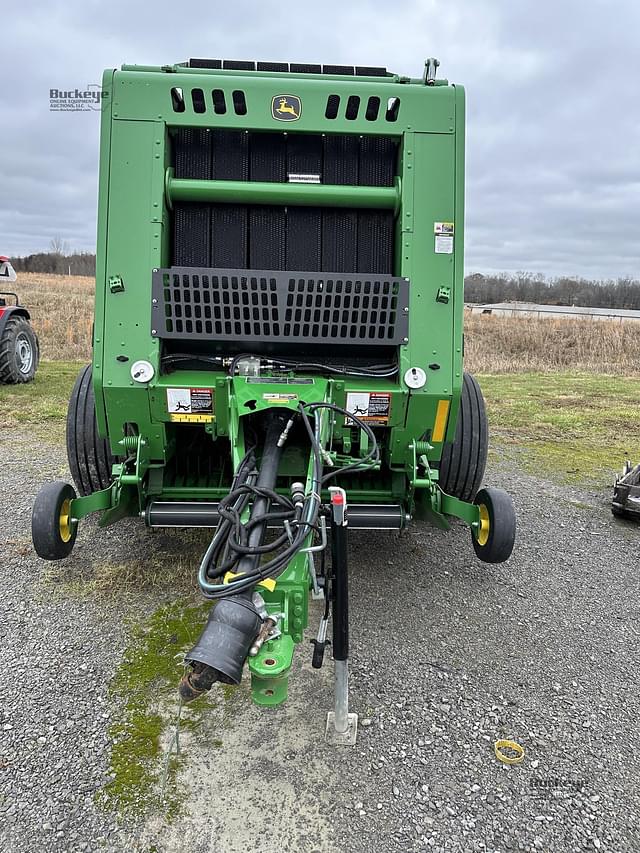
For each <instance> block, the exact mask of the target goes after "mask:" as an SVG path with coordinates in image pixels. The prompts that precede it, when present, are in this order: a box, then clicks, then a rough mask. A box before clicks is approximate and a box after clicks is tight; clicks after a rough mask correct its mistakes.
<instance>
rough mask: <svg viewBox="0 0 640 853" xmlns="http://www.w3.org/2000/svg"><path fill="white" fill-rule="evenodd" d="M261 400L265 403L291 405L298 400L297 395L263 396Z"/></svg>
mask: <svg viewBox="0 0 640 853" xmlns="http://www.w3.org/2000/svg"><path fill="white" fill-rule="evenodd" d="M262 399H263V400H266V401H267V403H285V404H286V403H293V402H295V400H297V399H298V395H297V394H285V393H284V392H283V393H282V394H263V395H262Z"/></svg>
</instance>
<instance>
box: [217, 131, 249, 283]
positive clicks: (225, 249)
mask: <svg viewBox="0 0 640 853" xmlns="http://www.w3.org/2000/svg"><path fill="white" fill-rule="evenodd" d="M212 136H213V178H214V180H218V181H246V180H248V178H249V145H248V138H247V134H246V133H243V132H242V131H241V130H215V131H214V132H213V134H212ZM211 232H212V236H211V263H210V266H212V267H223V268H225V269H233V268H241V267H246V266H247V257H248V252H247V243H248V234H247V206H246V205H243V204H242V205H241V204H214V205H212V206H211Z"/></svg>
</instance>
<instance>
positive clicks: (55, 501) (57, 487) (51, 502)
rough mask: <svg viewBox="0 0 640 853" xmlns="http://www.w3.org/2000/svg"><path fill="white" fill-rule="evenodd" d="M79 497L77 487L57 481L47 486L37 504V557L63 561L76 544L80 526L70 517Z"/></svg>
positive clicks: (34, 514) (34, 526)
mask: <svg viewBox="0 0 640 853" xmlns="http://www.w3.org/2000/svg"><path fill="white" fill-rule="evenodd" d="M75 497H76V492H75V489H74V488H73V486H70V485H69V484H68V483H62V482H60V481H56V482H55V483H47V484H46V485H44V486H43V487H42V488H41V489H40V491H39V492H38V494H37V495H36V499H35V501H34V504H33V512H32V515H31V538H32V539H33V547H34V548H35V551H36V554H37V555H38V556H39V557H41V558H42V559H43V560H63V559H64V558H65V557H68V556H69V554H70V553H71V551H72V550H73V546H74V544H75V541H76V535H77V532H78V526H77V524H73V523H72V522H71V519H70V517H69V504H70V502H71V501H72V500H73V499H74V498H75Z"/></svg>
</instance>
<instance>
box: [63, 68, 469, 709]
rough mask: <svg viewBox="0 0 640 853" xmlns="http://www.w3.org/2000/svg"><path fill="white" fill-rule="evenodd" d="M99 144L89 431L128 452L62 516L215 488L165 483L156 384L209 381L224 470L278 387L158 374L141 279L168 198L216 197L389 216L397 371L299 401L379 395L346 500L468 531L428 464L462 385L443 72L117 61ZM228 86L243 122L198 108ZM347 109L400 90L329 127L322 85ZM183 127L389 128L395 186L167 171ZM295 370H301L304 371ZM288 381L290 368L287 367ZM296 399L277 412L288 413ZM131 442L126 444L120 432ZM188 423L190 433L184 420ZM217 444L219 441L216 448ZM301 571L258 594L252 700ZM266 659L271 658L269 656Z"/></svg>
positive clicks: (170, 431)
mask: <svg viewBox="0 0 640 853" xmlns="http://www.w3.org/2000/svg"><path fill="white" fill-rule="evenodd" d="M102 88H103V93H104V95H103V103H104V107H103V114H102V127H101V138H100V149H101V156H100V190H99V203H98V244H97V246H98V248H97V274H96V301H95V325H94V339H93V345H94V354H93V387H94V391H95V398H96V416H97V422H98V430H99V433H100V435H101V436H103V437H105V438H108V440H109V442H110V446H111V450H112V452H113V453H114V455H117V456H119V457H123V456H124V457H126V458H125V461H123V462H120V463H119V464H118V465H116V466H115V467H114V475H115V480H114V483H113V485H112V486H111V487H110V488H109V489H105V490H103V491H101V492H96V493H95V494H93V495H90V496H88V497H80V498H77V499H76V500H74V501H73V502H72V505H71V515H72V518H73V519H74V520H75V521H76V523H77V520H79V519H81V518H83V517H84V516H85V515H87V514H88V513H90V512H98V511H101V512H102V516H101V522H100V523H101V524H103V525H106V524H111V523H114V522H115V521H117V520H118V519H119V518H122V517H123V516H125V515H137V514H139V513H141V512H143V511H144V509H145V506H146V504H147V502H148V500H149V499H150V498H151V497H154V498H164V499H180V498H185V499H187V498H189V499H211V500H216V499H219V498H220V497H221V496H223V495H224V494H226V491H227V490H228V486H229V484H230V479H228V481H223V482H219V483H217V484H213V483H206V484H202V483H199V482H197V481H196V480H195V479H193V480H191V481H189V482H186V483H182V484H177V483H175V482H172V483H170V482H168V481H167V480H166V477H165V471H166V466H167V464H168V463H169V461H170V459H171V456H172V453H173V452H174V445H173V442H174V439H175V434H176V426H175V424H174V422H173V421H172V417H171V415H170V414H169V412H168V410H167V402H166V400H167V389H168V388H190V387H197V388H208V389H210V390H211V392H212V395H213V398H214V400H215V413H214V415H213V417H212V419H211V420H210V421H209V422H207V423H206V424H204V425H199V426H198V428H199V429H201V430H204V432H205V433H206V435H207V436H208V438H209V439H210V440H211V441H212V442H217V441H219V440H220V439H224V441H225V442H227V441H229V442H230V445H231V455H232V466H231V467H232V468H233V469H235V466H236V465H237V463H238V461H239V459H240V458H241V457H242V452H243V439H242V435H243V429H242V423H243V417H244V416H245V415H247V414H248V413H249V409H247V408H246V407H245V405H244V404H245V403H246V402H247V401H248V400H249V399H251V400H257V404H256V405H257V408H256V407H254V408H253V409H252V411H260V409H263V408H268V407H269V406H271V405H273V402H272V398H269V397H268V396H265V395H269V394H277V393H278V392H280V391H281V390H282V386H281V385H279V384H277V383H275V382H274V383H273V384H272V385H270V384H264V385H261V386H259V394H257V393H256V386H255V385H249V384H248V383H247V381H246V380H245V379H244V378H240V377H235V378H233V379H232V378H230V377H228V376H227V375H226V373H225V372H224V371H223V370H222V369H220V370H214V369H212V370H204V371H200V370H198V371H194V370H176V371H174V372H172V373H171V374H170V375H166V374H163V373H162V372H161V370H160V347H161V343H160V341H159V340H158V339H157V338H155V337H152V336H151V334H150V331H151V271H152V269H154V268H163V267H166V266H168V265H169V260H170V258H169V253H170V237H169V235H170V233H171V216H172V205H173V203H174V202H178V201H180V202H182V201H215V202H221V203H224V202H228V201H233V202H234V203H259V204H273V205H313V206H325V205H329V206H343V207H351V208H353V207H362V208H377V209H381V208H384V209H390V210H393V211H395V222H396V257H395V260H394V274H395V275H396V276H403V277H406V278H408V279H409V280H410V313H409V338H408V340H407V341H406V342H405V343H404V345H402V346H400V347H399V349H398V359H399V365H400V370H399V375H398V377H397V378H396V379H394V380H391V379H367V378H360V377H355V376H351V377H349V376H345V377H344V378H342V377H340V378H339V379H322V378H319V377H317V376H315V377H312V378H313V383H312V384H311V385H304V386H300V387H301V388H303V389H304V400H305V401H306V402H310V401H312V400H332V401H333V402H335V403H336V404H337V405H339V406H344V405H345V401H346V395H347V393H349V392H351V391H361V392H364V391H387V392H388V393H389V394H390V395H391V411H390V417H389V421H388V424H387V425H386V427H385V428H384V430H383V431H382V432H383V434H384V435H383V437H382V443H383V457H384V471H382V470H379V471H374V472H371V471H369V472H367V474H366V475H362V476H361V477H358V475H356V476H354V478H353V486H352V488H350V498H351V499H352V500H357V501H359V502H362V501H364V502H367V501H369V502H381V501H389V500H392V501H397V502H401V503H403V504H404V505H405V507H406V509H407V511H408V512H410V513H415V514H416V515H418V516H420V517H424V518H428V519H429V520H430V521H432V522H433V523H435V524H437V525H439V526H441V527H447V526H448V522H447V517H448V516H454V517H457V518H460V519H463V520H464V521H465V522H466V523H467V524H469V525H470V526H471V527H472V529H475V528H477V525H478V520H479V519H478V509H477V507H475V506H474V505H472V504H467V503H464V502H462V501H459V500H457V499H456V498H454V497H452V496H450V495H446V494H444V493H443V492H442V490H441V489H440V488H439V486H438V480H437V463H438V461H439V459H440V455H441V452H442V447H443V444H444V442H445V441H451V440H453V436H454V432H455V426H456V420H457V414H458V407H459V401H460V392H461V386H462V319H463V307H464V303H463V223H464V111H465V106H464V105H465V100H464V90H463V89H462V88H461V87H460V86H454V85H450V84H448V83H447V81H443V80H439V81H437V85H434V86H426V85H425V84H424V81H423V80H422V79H416V80H413V79H409V78H404V77H398V76H397V75H388V76H387V77H382V78H378V77H362V78H354V77H347V76H341V75H326V76H325V75H316V74H310V75H296V74H277V73H262V72H259V73H256V72H240V71H227V70H208V69H207V70H203V69H195V68H187V67H184V66H180V65H173V66H163V67H157V68H156V67H146V66H123V68H122V69H121V70H115V71H113V70H111V71H107V72H105V75H104V78H103V85H102ZM214 88H215V89H218V88H220V89H222V90H223V91H224V92H225V93H226V96H227V103H229V104H230V103H231V97H230V96H231V92H233V91H234V90H238V89H239V90H242V91H243V92H244V94H245V99H246V107H247V109H246V114H244V115H237V114H236V113H235V112H234V111H233V110H232V109H230V110H229V111H228V112H227V113H226V114H225V115H217V114H216V113H214V111H213V104H212V101H211V92H212V90H213V89H214ZM172 89H180V90H181V91H182V93H183V103H184V110H183V111H181V112H176V111H175V110H174V107H173V101H172ZM192 89H201V90H202V91H203V92H204V94H205V97H206V104H207V107H206V109H205V112H196V111H195V110H194V108H193V105H192V101H191V97H190V92H191V90H192ZM282 92H288V93H295V94H296V95H297V96H298V97H299V98H300V100H301V103H302V109H301V112H300V116H299V119H298V120H296V121H295V122H287V123H286V124H284V123H282V122H280V121H278V120H276V119H275V118H274V116H273V115H272V111H271V103H272V100H273V98H275V97H277V96H278V95H279V94H280V93H282ZM330 94H333V95H338V96H339V97H340V99H341V103H342V104H343V105H344V104H346V102H347V99H348V98H349V96H351V95H353V94H357V95H359V96H360V99H361V103H362V104H364V103H366V101H367V99H368V98H369V97H371V96H375V97H378V98H380V101H381V103H382V104H383V105H384V104H386V103H387V102H388V100H389V99H399V109H398V111H397V117H396V120H395V121H389V120H387V118H386V116H385V110H384V109H382V110H381V112H380V115H379V116H378V118H377V119H376V120H374V121H370V120H368V119H366V117H365V111H364V109H361V110H360V113H359V115H358V117H357V118H356V119H352V120H350V119H347V118H346V117H345V116H344V110H343V111H342V113H341V114H340V115H339V116H338V117H337V118H335V119H327V118H326V117H325V110H326V104H327V97H328V95H330ZM184 127H194V128H198V127H199V128H210V129H212V128H234V129H245V130H251V131H265V132H272V133H273V132H286V133H288V134H294V133H315V134H318V133H323V134H350V135H351V134H356V135H373V136H387V137H389V136H391V137H394V138H395V139H396V140H397V141H398V146H399V160H398V170H397V176H396V182H395V185H394V186H392V187H382V188H379V187H350V186H330V185H322V184H277V183H258V182H248V183H244V182H238V181H219V180H217V181H200V180H186V179H177V178H175V177H174V175H173V170H172V139H173V136H174V134H175V132H176V131H177V130H178V129H180V128H184ZM440 222H446V223H453V225H454V247H453V251H452V253H451V254H439V253H437V252H436V251H435V243H434V239H435V234H434V230H435V228H434V226H435V223H440ZM139 359H145V360H147V361H149V362H151V364H152V365H153V366H154V367H155V370H156V372H155V376H154V378H153V380H152V381H151V382H149V383H148V384H147V385H140V384H137V383H135V382H134V381H133V380H132V379H131V376H130V367H131V364H132V363H133V362H134V361H136V360H139ZM413 366H420V367H422V368H423V369H425V370H426V372H427V375H428V380H427V384H426V386H425V387H424V388H422V389H419V390H411V389H410V388H408V387H407V386H406V385H405V383H404V381H403V378H402V377H403V376H404V374H405V372H406V370H407V369H408V368H410V367H413ZM303 378H305V379H308V378H309V377H308V376H305V377H303ZM293 380H294V381H295V377H293ZM296 387H297V386H296V385H295V384H293V385H291V386H287V391H292V392H293V393H294V394H295V393H298V395H299V396H298V398H295V399H293V400H291V401H286V400H283V401H282V402H280V403H279V404H278V405H281V406H285V407H288V408H291V409H295V408H296V407H297V404H298V399H302V396H300V395H301V393H302V392H296ZM441 401H447V402H448V403H449V411H448V420H447V426H446V432H445V433H444V434H442V435H440V436H435V435H434V426H435V423H436V413H437V411H438V404H439V403H440V402H441ZM329 420H330V419H327V423H326V424H325V425H324V427H323V440H324V443H325V446H326V448H327V450H328V451H329V452H330V453H332V454H334V456H335V458H336V459H338V458H340V459H342V460H344V459H358V458H360V457H361V456H362V455H363V454H364V452H365V448H364V446H363V445H362V444H360V445H358V443H357V442H356V443H355V444H354V439H353V436H352V430H351V428H350V426H349V425H347V424H345V423H344V421H343V420H341V419H334V421H333V422H331V423H329ZM132 424H134V425H135V432H137V436H133V437H132V436H130V435H129V433H130V431H131V425H132ZM193 428H196V427H195V426H193ZM226 446H227V445H226V444H225V447H226ZM297 464H298V470H297V471H296V473H297V478H298V479H300V478H304V476H305V474H306V475H307V476H309V474H308V469H309V464H310V462H309V459H308V458H305V459H300V460H299V463H297ZM309 584H310V577H309V572H308V563H307V557H306V555H305V554H303V553H301V554H299V555H298V556H297V557H296V558H295V559H294V560H293V561H292V563H291V565H290V566H289V567H288V569H287V570H286V571H285V573H284V574H283V575H281V576H280V577H279V578H278V581H277V583H276V586H275V588H274V589H273V590H269V589H262V588H261V589H260V592H261V594H263V596H264V598H265V602H266V606H267V609H268V610H269V611H270V612H273V613H276V612H277V613H283V614H284V616H283V617H282V619H281V623H280V627H281V630H282V634H281V636H280V637H279V638H277V639H274V640H271V641H269V642H267V643H265V645H264V646H263V647H262V649H261V651H260V653H259V655H258V656H257V657H256V658H253V659H251V660H250V670H251V674H252V683H253V695H254V699H255V701H256V702H258V703H260V704H277V703H278V702H280V701H282V700H283V699H284V698H285V697H286V689H287V678H288V673H289V669H290V666H291V659H292V655H293V649H294V646H295V644H296V643H298V642H300V640H301V639H302V633H303V631H304V628H305V627H306V624H307V611H308V594H309ZM270 661H275V663H271V662H270Z"/></svg>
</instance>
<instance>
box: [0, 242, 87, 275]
mask: <svg viewBox="0 0 640 853" xmlns="http://www.w3.org/2000/svg"><path fill="white" fill-rule="evenodd" d="M11 265H12V266H13V268H14V269H15V271H16V272H36V273H37V272H42V273H53V274H55V275H69V274H71V275H95V274H96V256H95V254H91V253H90V252H72V251H71V249H70V248H69V244H68V243H67V242H66V241H65V240H62V239H61V238H60V237H54V239H53V240H51V242H50V243H49V251H48V252H36V253H35V254H33V255H26V256H25V257H23V258H11Z"/></svg>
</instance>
